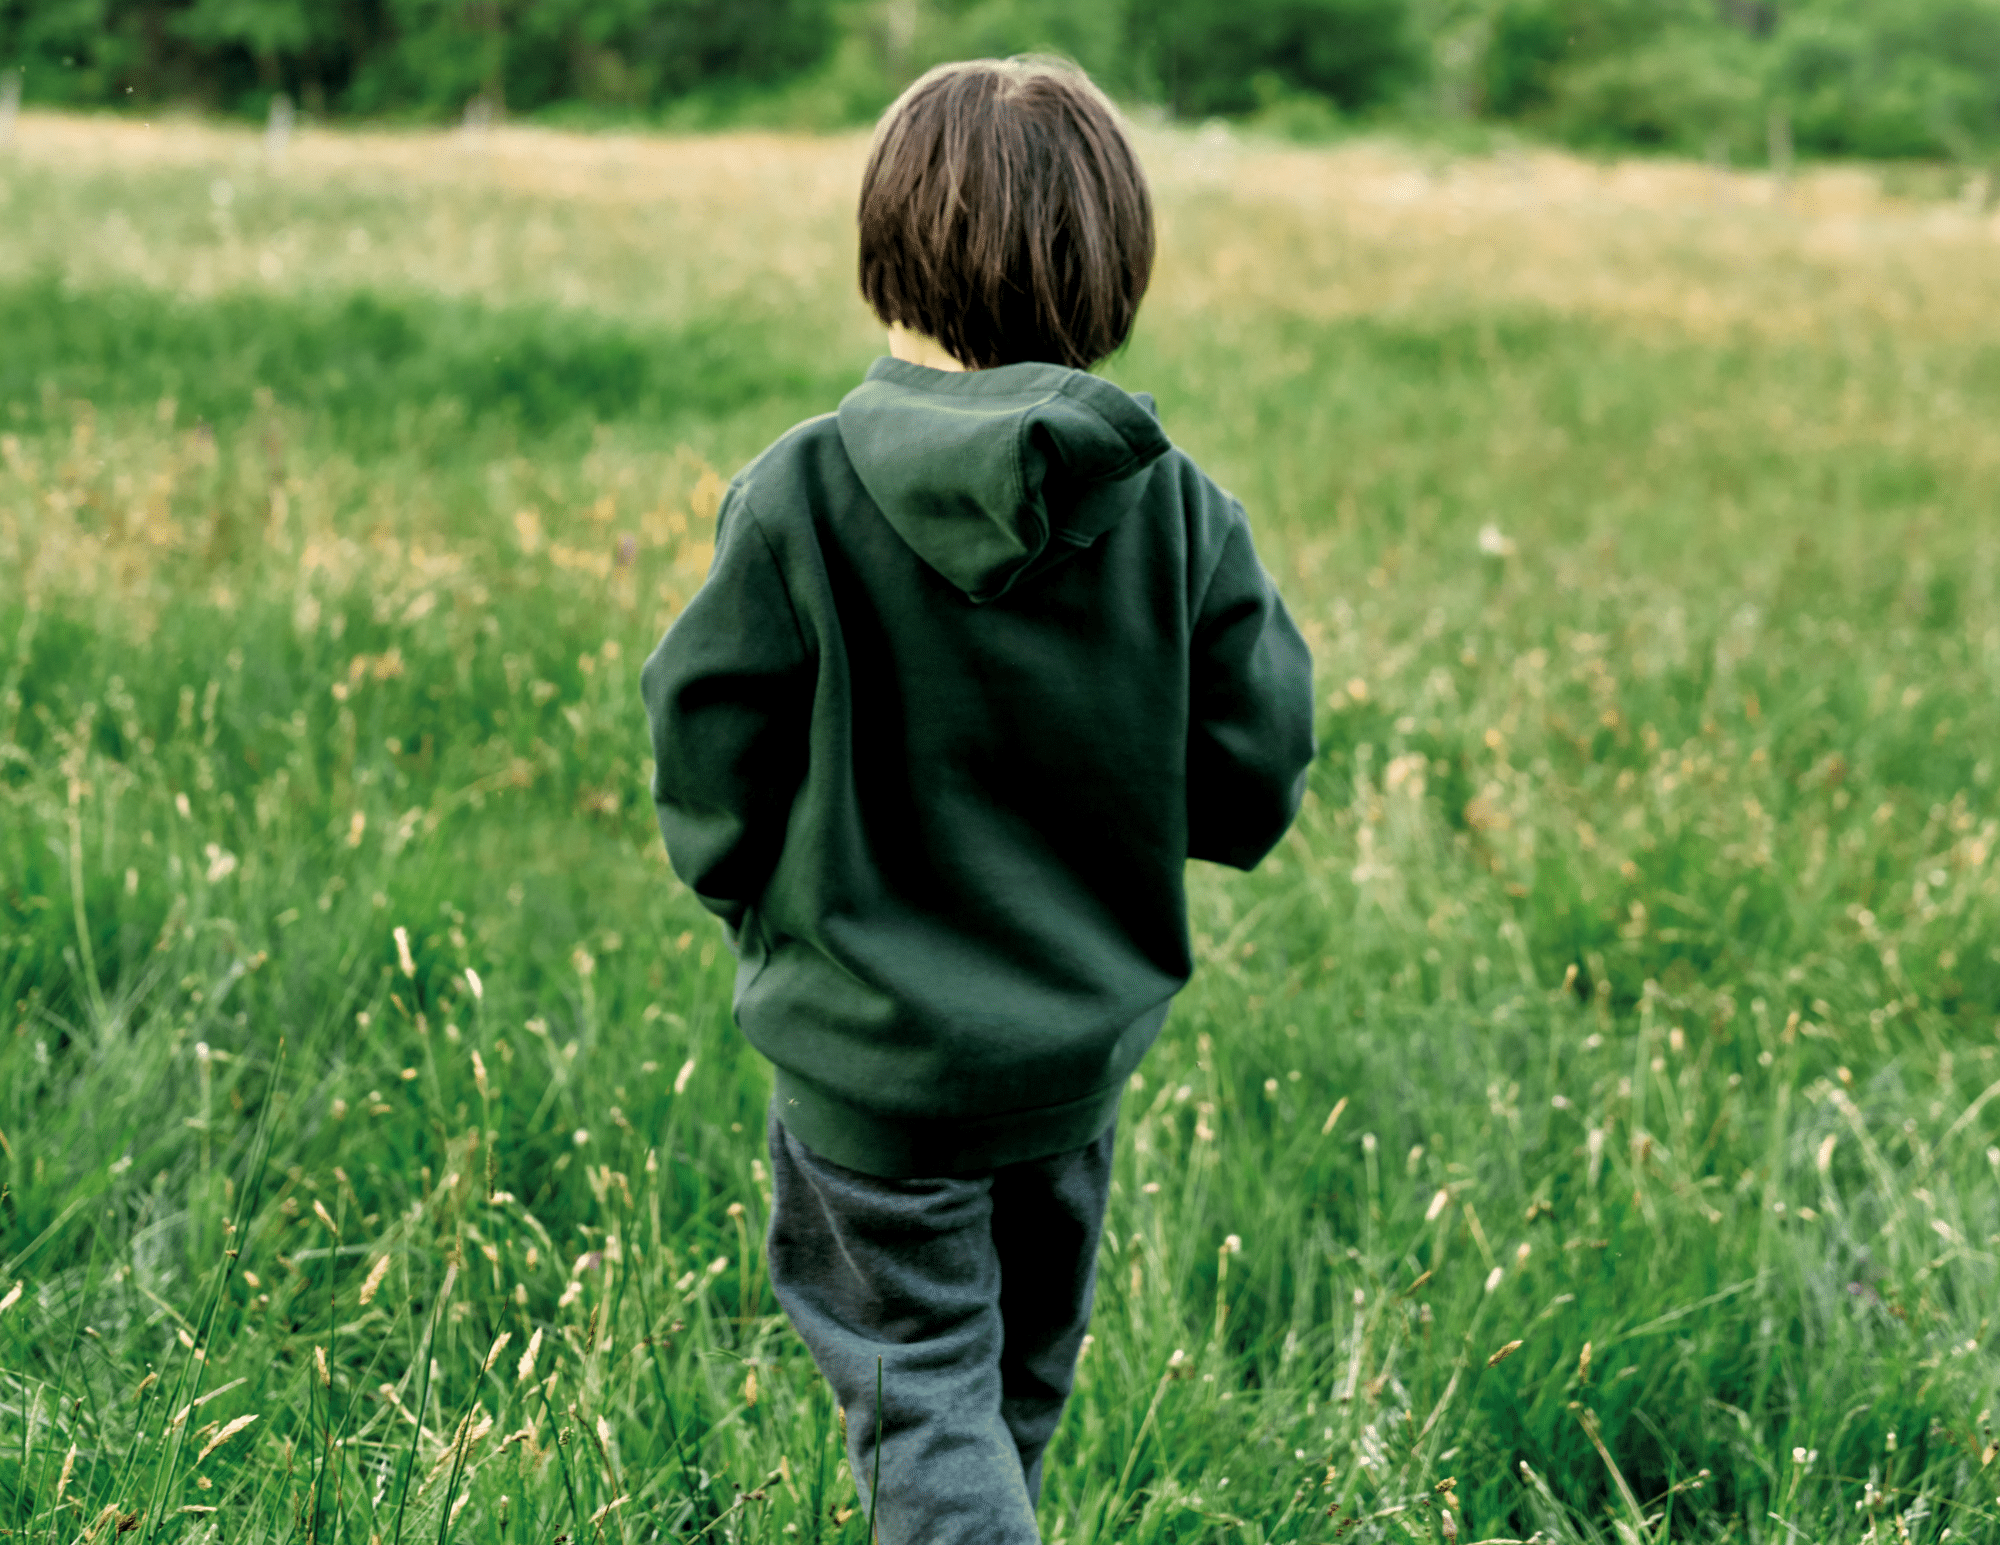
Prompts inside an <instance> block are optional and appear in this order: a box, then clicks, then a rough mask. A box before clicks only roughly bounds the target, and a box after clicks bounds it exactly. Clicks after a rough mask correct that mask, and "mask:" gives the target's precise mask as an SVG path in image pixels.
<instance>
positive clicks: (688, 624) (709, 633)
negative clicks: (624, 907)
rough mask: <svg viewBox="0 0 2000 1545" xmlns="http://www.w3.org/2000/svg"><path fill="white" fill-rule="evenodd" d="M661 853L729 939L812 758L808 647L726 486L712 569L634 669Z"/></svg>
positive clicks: (744, 512)
mask: <svg viewBox="0 0 2000 1545" xmlns="http://www.w3.org/2000/svg"><path fill="white" fill-rule="evenodd" d="M640 686H641V690H642V691H643V693H644V695H645V699H646V717H647V719H648V720H649V721H650V722H651V725H652V731H653V803H654V805H655V806H656V807H657V809H658V814H659V819H660V834H661V836H663V837H664V838H665V839H666V843H667V856H668V858H669V859H671V860H672V862H673V866H674V873H676V874H678V875H679V876H680V877H681V879H682V880H684V881H685V882H686V883H687V884H688V885H689V886H690V887H691V888H692V889H693V891H694V893H695V894H696V895H697V896H698V897H700V899H701V904H702V905H703V906H705V907H707V908H708V909H709V910H710V911H711V912H713V913H715V914H716V915H717V916H718V917H720V918H721V919H722V920H723V921H724V923H726V924H727V925H728V927H729V931H730V937H731V939H732V941H733V940H734V938H735V934H736V930H737V929H738V928H739V927H740V926H741V925H742V921H743V914H744V912H745V910H746V909H747V908H748V906H749V905H750V904H751V903H753V902H754V901H755V900H756V899H757V897H758V896H759V895H760V894H762V892H763V889H764V886H765V883H766V882H767V881H768V880H769V879H770V877H771V871H772V869H773V868H774V867H775V866H776V864H777V861H778V853H779V850H780V849H781V848H782V847H783V846H784V840H785V821H786V817H787V816H788V815H789V813H790V811H791V805H792V798H793V796H794V795H795V794H796V793H797V792H798V786H799V782H800V780H801V779H802V778H803V777H804V775H805V767H806V732H807V725H808V720H809V717H810V714H811V712H812V693H813V670H812V662H811V652H810V651H809V650H808V649H807V647H806V643H805V636H804V634H803V632H802V631H801V629H800V627H799V622H798V617H797V615H796V613H795V612H794V611H793V609H792V602H791V597H790V594H789V593H788V592H787V590H786V588H785V581H784V576H783V574H782V573H781V571H780V570H779V567H778V561H777V558H776V556H775V555H774V554H773V553H772V551H771V547H770V544H769V542H768V541H767V540H766V539H765V536H764V533H763V531H762V529H761V528H760V527H759V526H758V524H757V521H756V518H755V517H754V516H753V515H752V514H751V512H750V510H749V509H748V507H747V506H745V504H744V503H743V501H742V498H741V495H740V494H739V493H738V492H737V490H735V489H731V490H730V493H729V496H728V497H727V498H726V499H725V500H724V501H723V506H722V510H721V513H720V514H719V515H718V517H717V521H716V545H715V561H714V563H713V564H712V565H711V566H710V568H709V571H708V578H707V580H706V581H705V582H704V583H703V584H702V587H701V589H700V590H699V591H698V592H697V593H696V595H695V598H694V600H693V601H691V602H690V603H689V604H688V608H687V610H686V611H684V612H682V613H681V615H680V616H679V617H678V618H676V619H675V621H674V625H673V626H672V627H671V628H669V629H668V630H667V636H666V637H665V638H663V639H661V640H660V643H659V647H658V648H656V649H655V650H654V651H653V653H652V656H651V658H649V659H648V660H647V661H646V666H645V669H644V671H643V672H641V674H640Z"/></svg>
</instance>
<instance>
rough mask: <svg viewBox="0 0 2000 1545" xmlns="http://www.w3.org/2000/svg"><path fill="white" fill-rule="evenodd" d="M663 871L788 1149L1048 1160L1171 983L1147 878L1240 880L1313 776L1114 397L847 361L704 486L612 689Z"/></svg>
mask: <svg viewBox="0 0 2000 1545" xmlns="http://www.w3.org/2000/svg"><path fill="white" fill-rule="evenodd" d="M643 686H644V694H645V701H646V708H647V713H648V717H649V719H650V721H651V725H652V733H653V750H654V767H655V772H654V779H653V795H654V800H655V804H656V806H657V808H658V812H659V820H660V830H661V833H662V835H663V836H664V837H665V839H666V843H667V850H668V855H669V857H670V859H671V860H672V862H673V866H674V869H675V872H676V873H677V874H679V876H680V877H681V878H682V879H683V880H684V881H685V882H686V883H687V884H688V885H689V886H690V887H692V889H693V890H694V891H695V893H696V894H697V895H698V896H699V897H700V899H701V900H702V902H703V904H704V905H706V906H707V907H708V908H709V909H710V910H711V911H713V912H715V913H716V914H718V915H719V916H720V917H721V918H722V919H723V921H724V923H725V924H726V925H727V927H728V930H729V935H730V940H731V943H732V945H733V946H734V947H735V949H736V951H737V954H738V957H739V961H738V971H737V979H736V1017H737V1022H738V1024H739V1025H740V1026H741V1027H742V1029H743V1032H744V1034H745V1035H746V1036H747V1037H748V1038H749V1040H750V1041H751V1043H752V1044H753V1045H755V1046H756V1047H757V1049H758V1050H759V1051H761V1052H763V1053H764V1055H765V1056H767V1057H768V1058H770V1060H771V1061H772V1063H773V1064H774V1065H775V1067H776V1070H777V1094H778V1105H777V1108H778V1111H779V1115H780V1118H781V1119H782V1120H783V1121H784V1122H785V1125H786V1126H787V1127H788V1128H789V1129H790V1130H791V1131H792V1133H793V1134H794V1135H795V1136H797V1137H798V1138H799V1140H800V1141H802V1142H803V1143H805V1144H806V1145H807V1146H808V1147H809V1148H811V1149H813V1150H814V1151H815V1152H817V1153H819V1154H821V1155H823V1156H824V1157H826V1158H828V1159H831V1160H832V1161H833V1162H834V1163H836V1164H842V1165H845V1166H847V1167H848V1168H850V1169H856V1170H860V1171H863V1172H864V1173H868V1174H874V1175H883V1176H915V1175H950V1174H961V1173H969V1172H972V1171H976V1170H982V1169H988V1168H992V1167H995V1166H997V1165H1001V1164H1008V1163H1014V1162H1018V1161H1022V1160H1026V1159H1031V1158H1037V1157H1041V1156H1043V1155H1046V1154H1051V1153H1057V1152H1062V1151H1064V1150H1066V1149H1070V1148H1077V1147H1081V1146H1083V1145H1084V1144H1085V1143H1088V1142H1090V1141H1091V1140H1092V1139H1093V1138H1095V1137H1096V1136H1097V1135H1098V1134H1099V1133H1100V1132H1102V1131H1103V1130H1104V1127H1105V1126H1106V1124H1107V1123H1108V1122H1109V1121H1110V1120H1111V1119H1112V1117H1113V1115H1114V1114H1115V1113H1116V1109H1117V1101H1118V1094H1119V1091H1120V1090H1121V1088H1122V1087H1123V1084H1124V1080H1125V1079H1126V1077H1127V1075H1129V1074H1130V1073H1131V1071H1132V1069H1133V1068H1134V1066H1136V1065H1137V1063H1138V1061H1139V1059H1140V1057H1141V1056H1142V1055H1143V1054H1144V1053H1145V1050H1146V1048H1147V1047H1148V1046H1149V1045H1150V1044H1151V1043H1152V1040H1153V1038H1154V1037H1155V1035H1157V1033H1158V1031H1159V1028H1160V1025H1161V1023H1162V1021H1163V1020H1164V1019H1165V1017H1166V1011H1167V1005H1168V1003H1169V1001H1170V1000H1171V998H1172V997H1173V994H1174V993H1175V992H1176V991H1177V990H1178V989H1179V988H1180V987H1181V985H1182V984H1183V983H1185V982H1186V980H1187V978H1188V975H1189V972H1190V970H1191V969H1192V962H1191V959H1190V955H1189V948H1188V937H1187V922H1186V901H1185V895H1184V891H1183V878H1182V869H1183V866H1184V864H1185V861H1186V860H1187V859H1188V858H1190V857H1194V858H1204V859H1212V860H1215V861H1218V862H1221V863H1226V864H1233V865H1236V866H1237V867H1240V868H1249V867H1251V866H1252V865H1254V864H1255V863H1256V862H1257V861H1258V859H1260V858H1261V857H1262V856H1263V855H1264V853H1265V852H1267V851H1268V850H1269V849H1270V847H1271V846H1272V844H1274V843H1275V842H1276V841H1277V840H1278V838H1279V837H1280V836H1281V835H1282V834H1283V833H1284V830H1285V828H1286V826H1287V825H1288V824H1289V823H1290V821H1291V818H1292V815H1293V813H1294V812H1295V811H1296V809H1297V807H1298V801H1299V798H1300V796H1301V793H1302V792H1303V788H1304V779H1305V770H1306V767H1307V765H1308V764H1309V763H1310V761H1311V759H1312V754H1313V744H1312V688H1311V662H1310V660H1309V658H1308V655H1307V652H1306V647H1305V644H1304V641H1303V640H1302V639H1301V638H1300V636H1299V633H1298V630H1297V629H1296V628H1295V627H1294V626H1293V624H1292V621H1291V618H1290V617H1289V616H1288V615H1287V613H1286V611H1285V608H1284V604H1283V602H1282V601H1281V600H1280V599H1279V597H1278V594H1277V591H1276V589H1275V588H1274V587H1273V586H1272V584H1271V582H1270V579H1269V578H1268V576H1267V575H1266V574H1265V573H1264V571H1263V569H1262V567H1261V566H1260V565H1259V563H1258V561H1257V557H1256V553H1255V551H1254V549H1253V547H1252V545H1251V539H1250V529H1249V525H1248V523H1247V522H1246V520H1245V518H1244V515H1243V510H1242V507H1241V506H1240V505H1238V504H1237V503H1236V501H1235V500H1233V499H1231V498H1230V497H1229V496H1228V495H1227V494H1225V493H1224V492H1222V490H1220V489H1219V488H1217V487H1216V486H1215V484H1214V483H1212V482H1211V481H1209V479H1208V478H1207V477H1206V476H1204V475H1203V474H1202V472H1201V471H1200V469H1198V468H1197V467H1196V466H1195V465H1194V463H1193V462H1192V461H1190V460H1189V459H1188V458H1187V457H1186V456H1185V455H1184V454H1182V453H1181V452H1180V451H1178V450H1176V449H1175V448H1174V447H1173V445H1172V444H1171V442H1169V440H1168V439H1167V437H1166V435H1165V433H1164V431H1163V430H1162V429H1161V428H1160V425H1159V422H1158V420H1157V418H1156V417H1155V416H1154V412H1153V406H1152V403H1151V401H1150V399H1148V398H1145V397H1135V396H1132V395H1128V394H1127V393H1125V392H1124V391H1122V390H1120V389H1119V388H1118V387H1116V386H1114V385H1112V384H1111V383H1109V382H1107V381H1104V380H1101V379H1099V378H1097V377H1095V376H1091V375H1088V374H1085V373H1084V372H1081V371H1074V370H1067V369H1063V368H1062V367H1060V366H1054V365H1039V364H1024V365H1008V366H1003V367H1001V368H999V369H994V370H985V371H978V372H969V373H966V374H956V373H951V372H944V371H936V370H929V369H926V368H924V367H922V366H917V365H910V364H906V363H903V362H901V361H897V360H891V359H883V360H878V361H876V363H875V365H874V366H873V367H872V368H871V369H870V370H869V372H868V375H867V379H866V380H865V381H864V382H863V383H862V384H861V385H860V386H859V387H857V388H856V389H855V390H854V391H853V392H851V393H850V394H849V395H848V396H847V398H846V399H845V400H844V401H843V402H842V403H841V405H840V410H839V412H838V413H837V414H834V415H829V416H827V417H824V418H818V419H813V420H810V421H808V422H807V423H805V424H802V425H800V426H799V427H798V428H796V429H794V430H793V431H792V432H791V433H789V434H787V435H786V436H785V437H784V438H782V439H780V440H779V441H778V442H777V443H776V444H775V445H773V446H772V447H771V448H770V449H769V450H767V451H766V452H765V453H764V454H763V455H762V456H760V457H758V458H757V460H756V461H754V462H752V463H751V464H750V466H748V467H747V468H745V469H744V471H743V472H742V473H741V474H739V475H738V476H737V478H736V479H735V481H734V482H733V483H732V484H731V485H730V488H729V492H728V494H727V496H726V497H725V498H724V500H723V505H722V510H721V513H720V515H719V516H718V525H717V533H716V551H715V560H714V564H713V567H712V568H711V569H710V572H709V576H708V579H707V582H706V583H705V584H704V585H703V586H702V588H701V591H700V592H699V594H697V595H696V597H695V599H694V600H693V602H692V603H690V605H689V606H688V608H687V610H686V611H685V612H684V613H683V614H682V615H681V616H680V618H679V619H677V620H676V621H675V623H674V625H673V627H672V628H671V629H670V630H669V631H668V633H667V635H666V637H665V638H664V639H663V640H661V642H660V645H659V647H658V648H657V649H655V650H654V652H653V654H652V657H651V658H650V659H648V661H647V662H646V667H645V671H644V673H643Z"/></svg>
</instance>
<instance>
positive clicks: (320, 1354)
mask: <svg viewBox="0 0 2000 1545" xmlns="http://www.w3.org/2000/svg"><path fill="white" fill-rule="evenodd" d="M313 1366H314V1367H316V1368H317V1369H318V1370H319V1382H320V1387H321V1388H322V1389H332V1388H333V1371H332V1370H331V1369H330V1368H328V1367H327V1365H326V1348H325V1347H314V1348H313Z"/></svg>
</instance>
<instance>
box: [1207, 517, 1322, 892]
mask: <svg viewBox="0 0 2000 1545" xmlns="http://www.w3.org/2000/svg"><path fill="white" fill-rule="evenodd" d="M1231 513H1232V516H1233V519H1232V520H1231V521H1230V524H1229V528H1228V534H1227V535H1226V537H1225V538H1224V540H1223V547H1222V555H1221V557H1220V558H1219V559H1218V560H1217V562H1216V565H1215V568H1214V570H1213V572H1212V574H1211V577H1210V579H1209V582H1208V586H1207V588H1206V590H1205V591H1204V592H1203V594H1202V598H1201V604H1200V608H1199V611H1198V612H1197V614H1196V617H1195V624H1194V641H1193V648H1192V653H1193V659H1192V661H1191V663H1190V672H1189V691H1190V694H1191V698H1192V701H1191V702H1190V704H1189V709H1190V712H1189V716H1188V753H1187V790H1188V856H1189V857H1191V858H1203V859H1209V860H1211V861H1213V862H1215V863H1219V864H1229V865H1232V866H1234V867H1235V868H1238V869H1253V868H1255V867H1256V865H1257V862H1258V860H1260V859H1261V858H1263V856H1264V855H1265V854H1266V853H1268V852H1270V850H1271V849H1272V847H1273V846H1275V845H1276V843H1277V841H1278V839H1279V838H1280V837H1282V836H1283V835H1284V834H1285V828H1286V827H1288V826H1290V825H1291V823H1292V817H1293V816H1294V815H1295V814H1297V813H1298V808H1299V800H1300V798H1301V797H1302V796H1303V795H1304V793H1305V784H1306V769H1307V767H1308V766H1310V765H1311V762H1312V759H1313V754H1314V746H1313V731H1312V718H1313V697H1312V657H1311V655H1310V654H1309V653H1308V652H1307V650H1306V643H1305V640H1304V639H1303V638H1302V637H1300V636H1299V630H1298V628H1297V627H1296V626H1294V625H1293V622H1292V619H1291V614H1290V613H1288V612H1287V611H1286V610H1285V603H1284V601H1283V600H1281V599H1280V598H1279V595H1278V591H1277V587H1276V586H1274V585H1273V584H1272V583H1271V579H1270V576H1269V575H1267V574H1266V573H1265V572H1264V568H1263V565H1262V564H1260V563H1259V562H1258V561H1257V553H1256V550H1255V548H1254V547H1253V546H1252V545H1251V541H1250V526H1249V523H1248V522H1247V521H1246V520H1244V518H1243V514H1242V511H1241V510H1240V509H1235V510H1232V512H1231Z"/></svg>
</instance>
